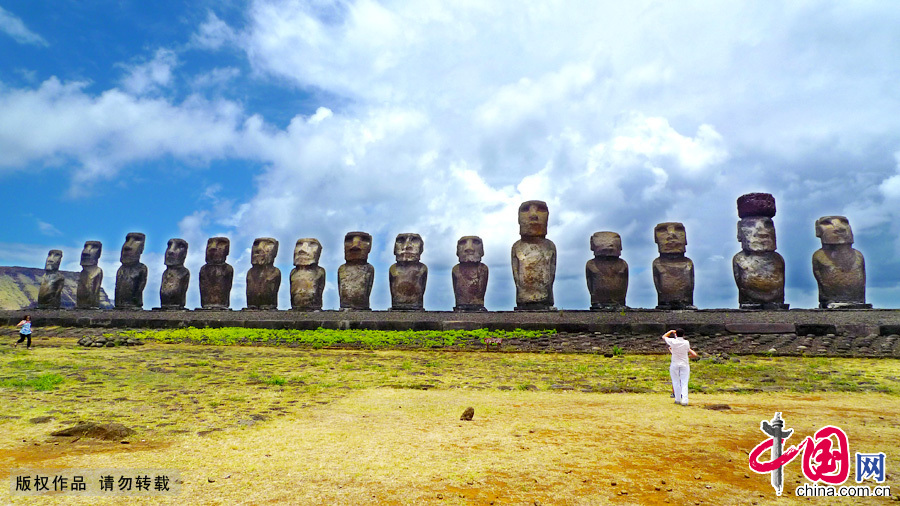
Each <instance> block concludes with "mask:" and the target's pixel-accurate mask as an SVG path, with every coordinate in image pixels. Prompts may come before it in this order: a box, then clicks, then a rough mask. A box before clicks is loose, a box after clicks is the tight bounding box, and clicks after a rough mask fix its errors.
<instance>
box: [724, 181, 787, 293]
mask: <svg viewBox="0 0 900 506" xmlns="http://www.w3.org/2000/svg"><path fill="white" fill-rule="evenodd" d="M737 205H738V216H739V217H740V219H741V220H740V221H739V222H738V224H737V238H738V240H739V241H740V242H741V250H742V251H741V252H740V253H738V254H736V255H734V258H733V259H732V260H731V265H732V267H733V268H734V281H735V283H736V284H737V288H738V302H739V303H740V307H741V309H787V308H788V304H785V303H784V258H782V257H781V255H779V254H778V253H776V252H775V224H774V223H773V222H772V217H773V216H775V197H773V196H772V195H770V194H768V193H748V194H746V195H742V196H741V197H740V198H738V200H737Z"/></svg>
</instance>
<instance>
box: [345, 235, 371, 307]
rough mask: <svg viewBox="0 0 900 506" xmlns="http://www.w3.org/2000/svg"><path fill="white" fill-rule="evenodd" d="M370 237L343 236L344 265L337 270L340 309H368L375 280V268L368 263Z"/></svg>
mask: <svg viewBox="0 0 900 506" xmlns="http://www.w3.org/2000/svg"><path fill="white" fill-rule="evenodd" d="M370 251H372V236H371V235H369V234H367V233H365V232H347V235H346V236H344V260H346V261H347V263H345V264H344V265H342V266H340V267H339V268H338V294H339V295H340V299H341V309H362V310H368V309H369V295H371V294H372V283H373V281H374V280H375V268H374V267H372V264H370V263H368V260H369V252H370Z"/></svg>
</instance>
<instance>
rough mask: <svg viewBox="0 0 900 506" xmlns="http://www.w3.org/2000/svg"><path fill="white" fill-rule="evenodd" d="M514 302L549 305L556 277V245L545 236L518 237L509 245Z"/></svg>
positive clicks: (547, 306)
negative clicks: (513, 283)
mask: <svg viewBox="0 0 900 506" xmlns="http://www.w3.org/2000/svg"><path fill="white" fill-rule="evenodd" d="M512 263H513V279H514V281H515V283H516V304H518V305H519V306H522V305H526V306H528V305H539V306H546V308H549V307H550V306H552V305H553V281H554V279H556V245H554V244H553V242H552V241H550V240H549V239H544V238H536V239H529V240H524V239H522V240H518V241H516V243H515V244H513V247H512Z"/></svg>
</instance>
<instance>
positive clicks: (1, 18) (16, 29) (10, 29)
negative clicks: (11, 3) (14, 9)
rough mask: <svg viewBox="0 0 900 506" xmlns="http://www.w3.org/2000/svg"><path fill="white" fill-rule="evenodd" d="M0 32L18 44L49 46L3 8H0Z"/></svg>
mask: <svg viewBox="0 0 900 506" xmlns="http://www.w3.org/2000/svg"><path fill="white" fill-rule="evenodd" d="M0 32H3V33H5V34H7V35H9V36H10V37H12V38H13V39H15V41H16V42H18V43H19V44H31V45H34V46H48V45H49V44H48V43H47V41H46V40H45V39H44V38H43V37H41V36H40V35H38V34H36V33H34V32H32V31H31V30H29V29H28V27H27V26H25V23H23V22H22V20H21V19H19V18H18V17H17V16H16V15H15V14H13V13H11V12H9V11H7V10H6V9H4V8H3V7H0Z"/></svg>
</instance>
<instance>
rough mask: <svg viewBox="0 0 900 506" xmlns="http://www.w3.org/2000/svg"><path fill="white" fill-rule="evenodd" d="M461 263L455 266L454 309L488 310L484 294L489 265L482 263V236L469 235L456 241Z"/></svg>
mask: <svg viewBox="0 0 900 506" xmlns="http://www.w3.org/2000/svg"><path fill="white" fill-rule="evenodd" d="M456 256H457V258H459V263H458V264H456V265H454V266H453V270H452V271H451V273H450V274H451V277H452V279H453V294H454V296H455V297H456V306H455V307H454V308H453V310H454V311H487V310H486V309H485V307H484V294H485V292H486V291H487V284H488V266H487V265H484V264H483V263H481V258H482V257H483V256H484V243H483V242H482V241H481V238H480V237H477V236H474V235H467V236H464V237H461V238H460V239H459V240H458V241H457V242H456Z"/></svg>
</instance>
